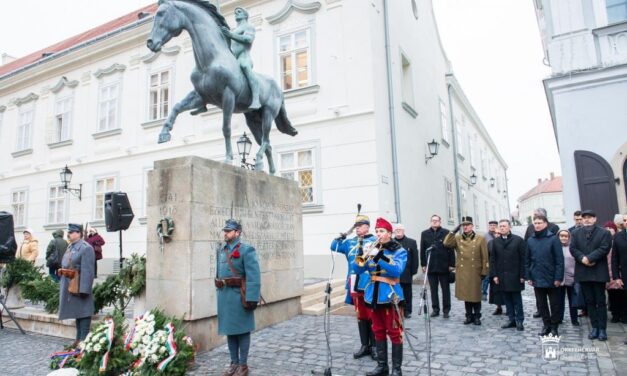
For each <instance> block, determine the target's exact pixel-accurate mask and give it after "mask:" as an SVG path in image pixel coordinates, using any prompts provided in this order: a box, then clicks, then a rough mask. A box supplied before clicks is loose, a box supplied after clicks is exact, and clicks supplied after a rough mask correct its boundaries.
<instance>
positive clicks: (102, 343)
mask: <svg viewBox="0 0 627 376" xmlns="http://www.w3.org/2000/svg"><path fill="white" fill-rule="evenodd" d="M106 330H107V327H106V326H105V325H102V326H100V327H99V328H97V329H96V330H95V331H94V332H89V333H88V334H87V337H85V340H84V341H82V342H81V343H80V345H79V346H80V348H81V350H82V351H84V352H86V353H91V352H95V353H100V352H104V351H105V350H106V349H107V347H108V342H107V336H106V334H105V331H106Z"/></svg>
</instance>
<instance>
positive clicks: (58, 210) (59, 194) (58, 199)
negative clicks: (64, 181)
mask: <svg viewBox="0 0 627 376" xmlns="http://www.w3.org/2000/svg"><path fill="white" fill-rule="evenodd" d="M65 222H67V221H66V218H65V192H64V191H63V187H62V186H52V187H50V188H48V224H56V223H65Z"/></svg>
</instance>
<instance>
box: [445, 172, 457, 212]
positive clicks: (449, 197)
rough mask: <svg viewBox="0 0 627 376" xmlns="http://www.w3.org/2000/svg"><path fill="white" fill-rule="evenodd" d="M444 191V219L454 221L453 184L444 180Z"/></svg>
mask: <svg viewBox="0 0 627 376" xmlns="http://www.w3.org/2000/svg"><path fill="white" fill-rule="evenodd" d="M444 188H445V191H446V217H447V220H448V221H449V222H453V221H455V209H454V208H453V182H452V181H450V180H449V179H447V178H444Z"/></svg>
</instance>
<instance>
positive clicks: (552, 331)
mask: <svg viewBox="0 0 627 376" xmlns="http://www.w3.org/2000/svg"><path fill="white" fill-rule="evenodd" d="M557 327H558V325H551V335H552V336H553V337H557V336H559V333H558V332H557Z"/></svg>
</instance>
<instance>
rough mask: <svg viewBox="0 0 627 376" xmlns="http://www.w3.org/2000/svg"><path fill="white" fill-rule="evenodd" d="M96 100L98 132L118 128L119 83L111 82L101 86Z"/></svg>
mask: <svg viewBox="0 0 627 376" xmlns="http://www.w3.org/2000/svg"><path fill="white" fill-rule="evenodd" d="M98 100H99V103H98V132H106V131H110V130H112V129H117V128H119V123H120V119H119V117H120V114H119V112H120V104H119V101H120V83H119V82H113V83H110V84H107V85H103V86H101V87H100V96H99V99H98Z"/></svg>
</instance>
